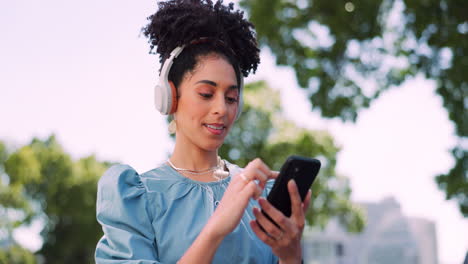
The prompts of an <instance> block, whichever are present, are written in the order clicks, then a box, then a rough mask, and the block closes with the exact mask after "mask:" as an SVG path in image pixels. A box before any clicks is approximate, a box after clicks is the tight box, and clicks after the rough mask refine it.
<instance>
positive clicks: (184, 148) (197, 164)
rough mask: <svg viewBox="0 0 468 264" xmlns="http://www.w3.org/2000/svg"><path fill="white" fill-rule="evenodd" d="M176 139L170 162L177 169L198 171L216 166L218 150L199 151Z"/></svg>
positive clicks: (191, 145) (189, 144) (180, 139)
mask: <svg viewBox="0 0 468 264" xmlns="http://www.w3.org/2000/svg"><path fill="white" fill-rule="evenodd" d="M185 141H186V140H183V139H182V138H177V137H176V143H175V147H174V152H173V153H172V155H171V157H170V160H171V162H172V163H173V164H174V165H175V166H176V167H179V168H184V169H189V170H194V171H200V170H205V169H209V168H212V167H214V166H216V165H217V157H218V150H217V149H216V150H213V151H207V150H203V149H200V148H198V147H196V146H194V145H193V144H191V143H190V142H185Z"/></svg>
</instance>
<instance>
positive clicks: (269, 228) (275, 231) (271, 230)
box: [252, 208, 283, 238]
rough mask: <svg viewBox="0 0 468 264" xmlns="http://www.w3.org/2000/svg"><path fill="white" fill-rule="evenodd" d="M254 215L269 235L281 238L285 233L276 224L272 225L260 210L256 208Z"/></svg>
mask: <svg viewBox="0 0 468 264" xmlns="http://www.w3.org/2000/svg"><path fill="white" fill-rule="evenodd" d="M252 211H253V213H254V215H255V218H256V219H257V222H258V224H260V226H261V227H262V228H263V230H265V232H266V233H267V235H270V236H272V237H273V238H275V237H281V236H282V234H283V231H282V230H281V229H279V228H278V227H277V226H276V225H275V224H274V223H272V222H271V221H270V220H269V219H268V218H267V217H266V216H265V215H264V214H263V213H262V212H261V211H260V209H258V208H254V209H253V210H252Z"/></svg>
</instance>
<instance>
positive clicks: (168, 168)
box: [161, 161, 232, 185]
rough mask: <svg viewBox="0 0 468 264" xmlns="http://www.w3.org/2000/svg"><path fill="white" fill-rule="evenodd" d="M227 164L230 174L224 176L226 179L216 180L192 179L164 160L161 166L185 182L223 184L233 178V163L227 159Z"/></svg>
mask: <svg viewBox="0 0 468 264" xmlns="http://www.w3.org/2000/svg"><path fill="white" fill-rule="evenodd" d="M225 164H226V167H227V168H228V171H229V175H228V176H227V177H226V178H224V179H221V180H217V181H216V180H215V181H210V182H204V181H197V180H194V179H190V178H188V177H185V176H184V175H182V174H180V173H179V172H178V171H177V170H175V169H174V168H172V167H171V166H170V165H169V164H167V163H166V162H164V163H163V164H162V166H161V167H163V168H165V169H167V170H168V171H170V172H171V176H172V175H173V176H174V177H177V179H179V180H181V181H183V182H187V183H191V184H196V185H220V184H223V183H226V182H229V181H230V180H231V176H232V168H230V167H231V164H230V163H228V162H227V161H225Z"/></svg>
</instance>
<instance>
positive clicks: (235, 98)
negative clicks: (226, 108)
mask: <svg viewBox="0 0 468 264" xmlns="http://www.w3.org/2000/svg"><path fill="white" fill-rule="evenodd" d="M226 101H228V103H230V104H234V103H236V102H237V101H238V99H237V97H229V96H228V97H226Z"/></svg>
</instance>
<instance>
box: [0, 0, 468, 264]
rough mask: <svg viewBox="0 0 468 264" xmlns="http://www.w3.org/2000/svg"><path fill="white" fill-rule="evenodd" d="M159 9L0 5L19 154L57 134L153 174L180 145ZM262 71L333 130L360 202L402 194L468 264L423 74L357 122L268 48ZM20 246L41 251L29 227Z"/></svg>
mask: <svg viewBox="0 0 468 264" xmlns="http://www.w3.org/2000/svg"><path fill="white" fill-rule="evenodd" d="M155 9H156V4H155V2H154V1H123V0H114V1H110V0H102V1H90V0H83V1H59V0H43V1H31V0H29V1H28V0H16V1H2V2H0V38H1V41H0V43H1V44H0V47H1V49H0V120H1V125H0V140H3V141H6V142H7V143H8V144H10V146H20V145H23V144H27V143H29V141H30V140H31V139H32V138H33V137H40V138H46V137H47V136H49V135H50V134H51V133H54V134H55V135H56V136H57V138H58V140H59V142H60V143H61V144H62V145H63V146H64V148H65V150H66V151H67V152H69V153H71V154H72V156H73V157H74V158H80V157H83V156H87V155H90V154H92V153H94V154H96V156H97V157H98V159H101V160H111V161H119V162H122V163H127V164H130V165H131V166H133V167H134V168H135V169H137V170H138V171H139V172H144V171H146V170H149V169H151V168H153V167H154V166H156V165H157V164H159V163H161V162H163V161H164V160H165V158H166V157H167V154H168V153H169V152H170V151H171V148H172V146H173V144H172V142H171V141H170V139H169V136H168V133H167V125H166V122H165V118H164V117H163V116H161V115H160V114H159V113H158V112H156V111H155V109H154V106H153V87H154V84H155V83H156V81H157V70H158V69H159V63H158V57H157V56H155V55H149V54H148V51H149V46H148V44H147V43H146V40H145V38H144V37H143V36H141V35H140V29H141V27H142V26H143V25H145V23H146V17H147V16H149V15H150V14H152V13H153V12H154V10H155ZM261 59H262V63H261V65H260V67H259V70H258V72H257V74H255V75H254V76H252V77H249V78H248V79H247V80H246V82H249V81H254V80H267V82H268V83H269V84H270V86H271V87H272V88H274V89H278V90H279V91H280V92H281V99H282V105H283V107H284V110H285V114H286V115H287V116H288V117H289V118H290V119H292V120H294V121H295V122H296V123H297V124H298V125H299V126H303V127H307V128H311V129H321V130H322V129H326V130H328V131H330V133H331V134H332V135H333V136H334V137H335V140H336V141H337V143H338V144H339V145H340V146H341V152H340V153H339V156H338V164H337V170H338V172H339V173H341V174H343V175H346V176H348V177H349V179H350V181H351V186H352V189H353V193H352V199H353V200H354V201H358V202H378V201H380V200H382V199H384V198H385V197H389V196H393V197H395V199H396V200H397V201H398V202H399V203H400V204H401V208H402V210H403V213H404V214H405V215H407V216H409V217H423V218H426V219H429V220H432V221H434V222H435V224H436V229H437V239H438V254H439V259H440V263H442V264H452V263H453V264H455V263H461V262H462V259H463V258H464V255H465V254H466V251H467V250H468V239H466V237H468V220H467V219H463V217H462V215H461V214H460V212H459V210H458V207H457V205H456V203H455V202H453V201H446V200H445V196H444V193H443V192H441V191H440V190H438V188H437V186H436V184H435V182H434V179H433V178H434V176H435V175H437V174H440V173H445V172H447V171H448V170H449V169H450V168H451V167H452V166H453V163H454V161H453V159H452V158H451V154H450V152H449V150H450V149H451V147H452V146H454V144H455V140H456V139H455V137H454V127H453V124H452V123H451V122H450V121H449V120H448V116H447V112H446V111H445V109H444V108H443V107H442V100H441V98H440V97H439V96H436V95H435V93H434V89H435V84H434V81H431V80H427V79H425V78H424V77H423V76H417V77H416V78H414V79H412V80H408V81H407V82H405V83H404V84H403V85H401V86H400V87H397V88H394V89H391V90H389V91H388V92H386V93H384V94H383V95H382V96H381V97H380V98H379V99H378V100H376V101H375V102H374V103H373V104H372V105H371V107H370V108H369V109H366V110H362V111H361V112H360V114H359V118H358V120H357V122H356V123H345V124H343V123H341V122H340V121H339V120H336V119H333V120H324V119H322V118H320V116H319V114H318V113H317V112H311V111H310V109H311V106H310V103H309V102H308V101H307V100H306V98H305V96H304V93H303V91H302V90H301V89H299V88H298V86H297V84H296V79H295V77H294V74H293V72H292V70H291V69H290V68H288V67H277V66H275V64H274V56H273V55H272V54H271V53H270V52H269V50H268V49H262V52H261ZM38 229H40V224H39V223H35V224H34V225H33V227H32V228H30V229H26V230H20V231H19V232H17V233H15V237H16V238H17V239H18V240H19V241H20V242H21V243H22V244H23V245H25V246H27V247H29V248H31V249H37V248H38V247H39V246H40V239H39V237H38V235H37V234H31V230H33V231H34V230H38Z"/></svg>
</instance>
